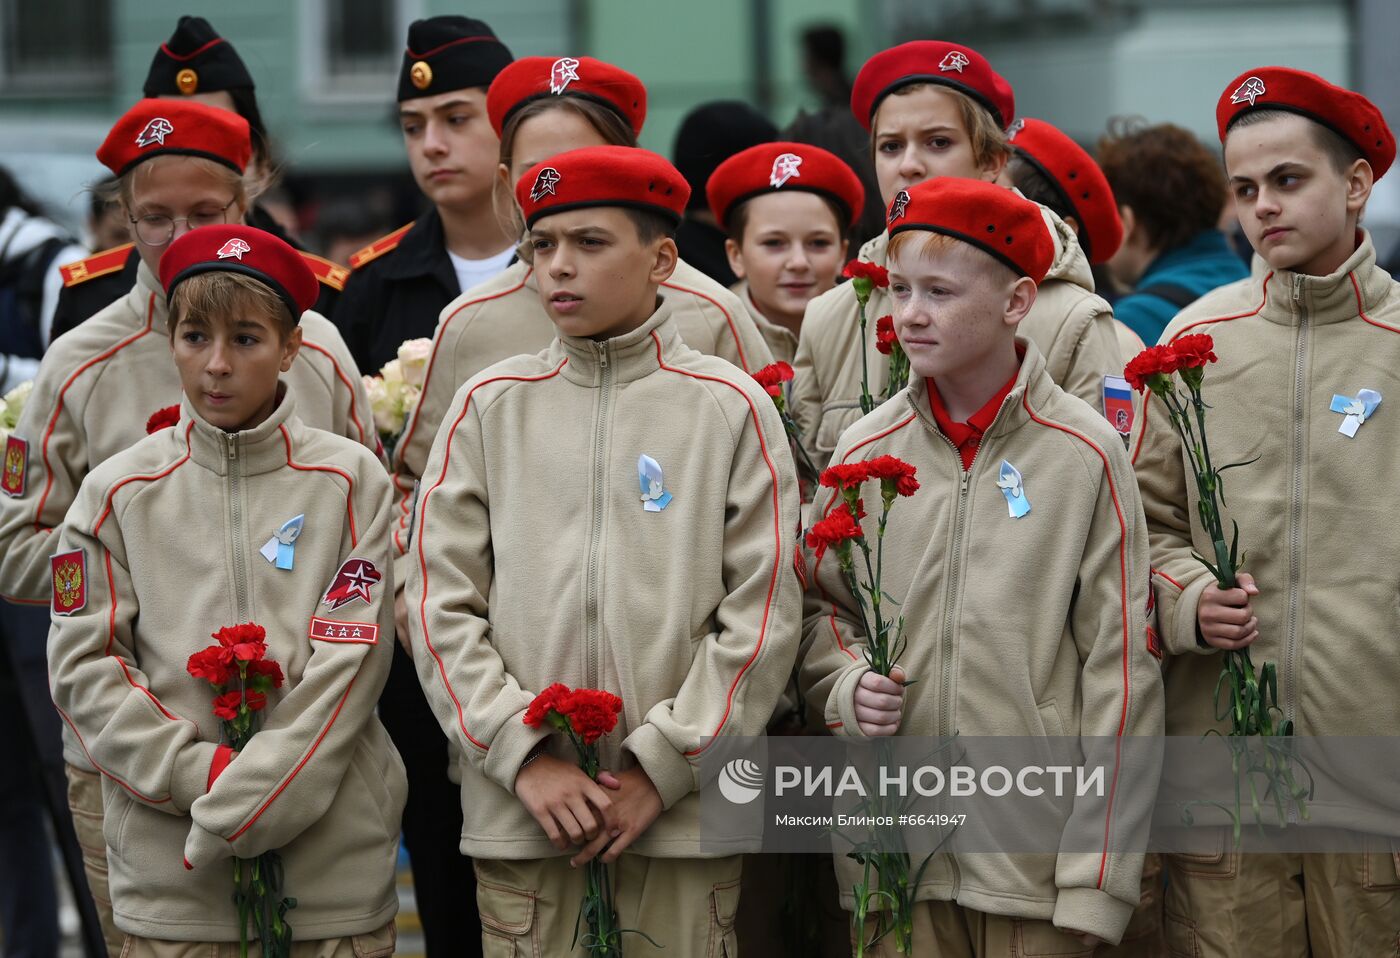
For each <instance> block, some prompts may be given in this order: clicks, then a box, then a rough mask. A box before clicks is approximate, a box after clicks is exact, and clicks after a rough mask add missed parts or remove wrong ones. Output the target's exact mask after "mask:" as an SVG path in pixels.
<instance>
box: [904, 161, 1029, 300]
mask: <svg viewBox="0 0 1400 958" xmlns="http://www.w3.org/2000/svg"><path fill="white" fill-rule="evenodd" d="M889 223H890V229H889V232H890V236H894V235H895V234H896V233H903V232H904V231H905V230H928V231H929V232H931V233H942V234H944V235H945V236H951V237H953V238H955V239H959V240H962V241H963V242H964V243H970V244H972V245H973V246H976V247H977V248H978V249H980V250H982V251H984V252H986V253H989V254H991V255H992V256H994V257H996V258H997V259H998V260H1000V261H1001V262H1003V263H1005V264H1006V265H1007V266H1009V267H1011V268H1012V269H1013V270H1015V271H1016V272H1017V273H1020V274H1021V275H1022V276H1029V277H1030V278H1031V279H1033V280H1035V281H1036V282H1037V283H1039V282H1040V281H1041V280H1043V279H1044V278H1045V274H1046V273H1047V272H1048V271H1049V270H1050V263H1051V261H1053V260H1054V258H1055V241H1054V240H1053V239H1052V238H1051V237H1050V230H1049V228H1048V227H1047V226H1046V225H1045V217H1044V216H1043V215H1042V214H1041V212H1040V206H1039V205H1038V204H1036V203H1032V202H1031V201H1030V200H1028V199H1026V198H1025V197H1024V196H1018V195H1017V194H1016V193H1014V192H1012V191H1011V190H1008V189H1006V188H1004V187H1001V186H997V185H996V184H995V183H985V182H983V181H982V180H965V179H962V178H960V177H955V176H938V177H934V178H933V179H931V180H925V181H924V182H923V183H919V184H917V185H915V186H911V187H909V189H907V190H900V191H899V192H898V193H896V194H895V197H894V202H893V203H891V204H890V214H889Z"/></svg>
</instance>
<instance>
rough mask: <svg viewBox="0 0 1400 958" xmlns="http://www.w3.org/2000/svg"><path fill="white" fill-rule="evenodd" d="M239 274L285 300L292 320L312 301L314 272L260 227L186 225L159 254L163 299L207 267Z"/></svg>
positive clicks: (315, 293) (316, 290) (317, 291)
mask: <svg viewBox="0 0 1400 958" xmlns="http://www.w3.org/2000/svg"><path fill="white" fill-rule="evenodd" d="M219 271H224V272H229V273H242V274H243V275H244V276H251V277H253V279H255V280H257V281H258V282H260V283H265V284H266V285H268V286H270V287H272V291H273V292H275V293H276V294H277V295H278V296H279V297H280V298H281V300H282V302H284V303H286V305H287V309H288V310H289V311H290V312H291V314H292V320H293V322H299V321H300V320H301V314H302V313H304V312H306V311H307V310H308V309H310V308H311V307H312V306H314V305H316V297H317V296H319V295H320V292H321V291H320V288H319V285H318V284H317V281H316V274H315V273H313V272H311V267H309V266H307V265H306V260H305V259H304V258H303V257H302V255H301V254H300V253H299V252H297V251H296V249H294V248H293V247H292V246H291V244H290V243H287V242H286V241H285V240H281V239H278V238H277V237H276V236H273V235H272V234H271V233H269V232H266V231H265V230H260V229H258V228H257V227H255V226H244V225H243V224H241V223H231V224H220V225H218V226H201V227H200V228H199V229H197V230H190V231H189V232H188V233H186V234H185V235H184V236H181V237H180V238H179V239H177V240H176V241H175V242H173V243H171V244H170V248H169V249H167V250H166V251H165V255H163V256H162V257H161V258H160V284H161V285H162V286H164V287H165V296H166V299H169V298H170V295H171V294H172V293H174V292H175V287H176V286H179V285H180V284H181V283H183V282H184V281H185V280H187V279H189V278H190V277H191V276H198V275H199V274H200V273H213V272H219Z"/></svg>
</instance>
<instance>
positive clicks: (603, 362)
mask: <svg viewBox="0 0 1400 958" xmlns="http://www.w3.org/2000/svg"><path fill="white" fill-rule="evenodd" d="M598 365H599V366H602V367H603V368H604V369H607V368H608V347H607V346H606V345H605V344H604V343H599V344H598Z"/></svg>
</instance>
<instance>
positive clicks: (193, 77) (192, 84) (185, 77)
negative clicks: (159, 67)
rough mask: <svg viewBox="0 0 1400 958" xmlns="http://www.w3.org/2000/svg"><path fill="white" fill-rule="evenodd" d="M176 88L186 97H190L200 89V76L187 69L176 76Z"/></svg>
mask: <svg viewBox="0 0 1400 958" xmlns="http://www.w3.org/2000/svg"><path fill="white" fill-rule="evenodd" d="M175 86H177V87H178V88H179V90H180V92H181V93H183V94H184V95H185V96H189V95H191V94H192V93H194V91H196V90H198V89H199V74H198V73H195V72H194V71H193V70H191V69H190V68H189V67H186V68H185V69H183V70H181V71H180V72H179V73H177V74H175Z"/></svg>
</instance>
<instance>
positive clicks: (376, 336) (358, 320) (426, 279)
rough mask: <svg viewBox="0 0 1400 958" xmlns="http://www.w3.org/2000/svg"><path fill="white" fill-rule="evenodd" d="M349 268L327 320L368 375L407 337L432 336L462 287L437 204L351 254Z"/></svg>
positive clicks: (395, 353) (395, 350) (393, 355)
mask: <svg viewBox="0 0 1400 958" xmlns="http://www.w3.org/2000/svg"><path fill="white" fill-rule="evenodd" d="M350 267H351V269H352V270H353V272H352V273H351V274H350V279H349V280H348V281H347V282H346V284H345V292H344V294H343V295H342V296H341V297H340V301H339V302H338V303H337V304H336V311H335V313H333V314H332V315H331V319H332V320H334V321H335V324H336V325H337V326H339V327H340V335H341V337H342V338H343V339H344V340H345V344H346V345H347V346H349V347H350V355H351V356H354V357H355V363H356V365H358V366H359V367H360V369H361V370H362V371H363V372H365V373H366V374H369V375H373V374H374V373H377V372H378V371H379V368H380V367H381V366H383V365H384V364H385V363H387V362H388V361H389V360H391V359H393V358H394V357H396V356H397V355H398V354H399V346H401V345H402V344H403V343H404V342H405V341H407V340H410V339H418V338H420V337H424V338H432V335H433V332H434V331H435V330H436V329H437V322H438V314H439V313H441V312H442V311H443V309H444V308H445V307H446V306H447V304H448V303H450V302H452V301H453V300H454V299H456V298H457V296H458V295H460V294H461V292H462V290H460V289H458V286H457V271H456V270H454V269H453V268H452V260H451V259H449V258H448V255H447V242H446V240H444V238H443V233H442V218H441V217H439V216H438V212H437V209H436V208H431V209H429V210H428V212H427V213H425V214H423V215H422V216H420V217H419V218H418V219H416V220H414V221H413V222H412V223H409V224H408V225H407V226H401V227H399V228H398V229H396V230H394V232H392V233H390V234H389V235H388V236H384V237H382V238H380V239H377V240H375V241H374V242H373V243H371V244H370V245H368V246H366V247H365V248H364V249H362V250H360V251H359V252H357V253H356V254H355V255H354V256H351V257H350Z"/></svg>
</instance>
